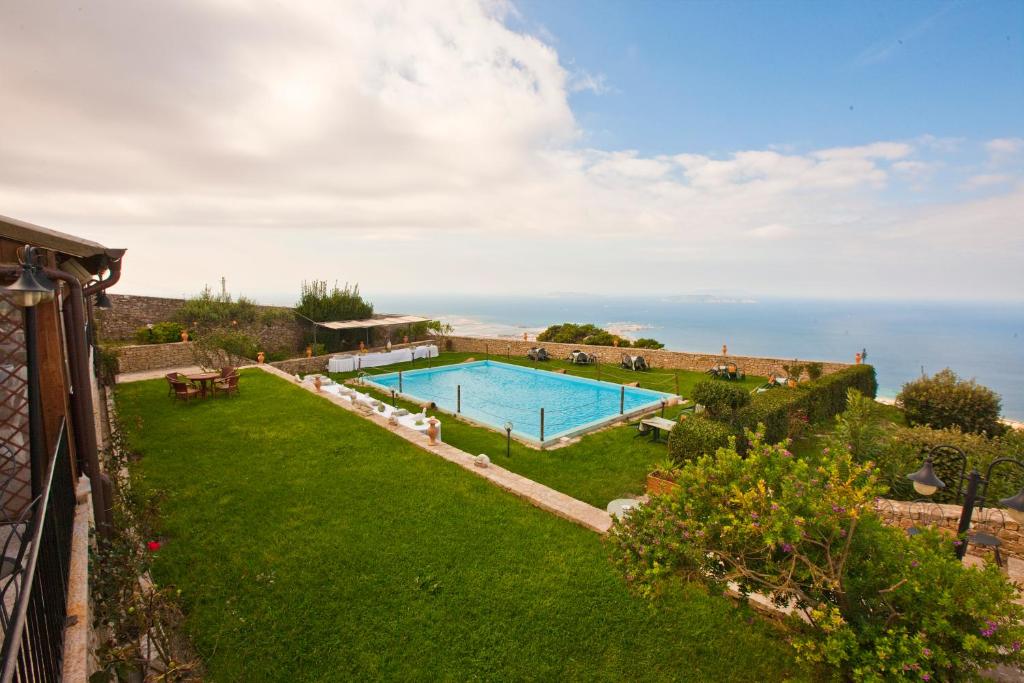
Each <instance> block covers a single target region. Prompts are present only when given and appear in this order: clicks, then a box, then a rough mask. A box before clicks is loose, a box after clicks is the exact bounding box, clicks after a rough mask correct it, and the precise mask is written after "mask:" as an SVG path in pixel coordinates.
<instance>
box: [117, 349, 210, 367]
mask: <svg viewBox="0 0 1024 683" xmlns="http://www.w3.org/2000/svg"><path fill="white" fill-rule="evenodd" d="M191 346H192V342H177V343H175V344H142V345H139V346H122V347H120V348H119V349H117V363H118V366H119V371H120V372H121V373H128V372H145V371H146V370H160V369H163V368H183V367H187V366H189V365H195V364H196V361H195V357H194V356H193V355H192V350H191V348H190V347H191Z"/></svg>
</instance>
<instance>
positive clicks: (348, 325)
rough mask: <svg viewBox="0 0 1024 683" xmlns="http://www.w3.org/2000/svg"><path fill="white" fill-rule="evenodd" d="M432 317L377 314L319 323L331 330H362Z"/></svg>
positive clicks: (418, 321)
mask: <svg viewBox="0 0 1024 683" xmlns="http://www.w3.org/2000/svg"><path fill="white" fill-rule="evenodd" d="M429 320H430V318H421V317H420V316H418V315H375V316H373V317H372V318H364V319H363V320H336V321H334V322H328V323H317V325H319V326H320V327H326V328H327V329H329V330H361V329H363V328H367V327H390V326H392V325H412V324H413V323H425V322H427V321H429Z"/></svg>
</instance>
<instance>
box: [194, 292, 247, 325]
mask: <svg viewBox="0 0 1024 683" xmlns="http://www.w3.org/2000/svg"><path fill="white" fill-rule="evenodd" d="M258 311H259V307H258V306H257V305H256V303H255V302H254V301H252V300H251V299H247V298H246V297H244V296H240V297H238V300H237V301H236V300H234V299H233V298H232V296H231V295H230V294H214V293H213V291H211V290H210V287H209V286H207V287H204V288H203V291H201V292H200V293H199V294H197V295H196V296H193V297H190V298H189V299H186V300H185V303H184V304H182V306H181V308H179V309H178V312H177V313H175V315H174V317H175V318H176V319H177V320H178V321H179V322H182V323H185V324H186V325H191V324H193V323H195V324H197V325H207V326H210V325H214V326H218V325H230V324H231V322H232V321H236V322H239V323H251V322H255V321H256V318H257V316H258Z"/></svg>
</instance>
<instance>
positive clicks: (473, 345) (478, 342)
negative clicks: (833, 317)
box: [442, 336, 852, 377]
mask: <svg viewBox="0 0 1024 683" xmlns="http://www.w3.org/2000/svg"><path fill="white" fill-rule="evenodd" d="M447 342H450V343H451V348H450V349H449V348H448V347H447V344H446V345H445V348H444V349H442V350H451V351H462V352H466V353H480V354H483V353H488V352H489V353H490V354H492V355H494V356H502V355H505V354H506V353H510V354H511V355H513V356H518V357H522V356H525V355H526V352H527V351H528V350H530V349H531V348H533V347H535V346H543V347H544V348H545V349H547V352H548V353H549V354H550V355H551V357H552V358H568V357H569V352H570V351H573V350H574V349H580V350H583V351H586V352H587V353H592V354H594V355H595V356H597V358H598V360H599V361H600V362H602V363H616V364H617V363H618V362H619V361H620V360H621V358H622V354H623V353H633V354H639V355H641V356H643V357H644V358H646V359H647V363H648V364H649V365H650V366H651V367H652V368H664V369H669V370H694V371H697V372H703V371H705V370H707V369H708V368H710V367H711V366H712V365H717V364H718V363H720V362H721V361H722V360H723V359H724V358H728V360H730V361H732V362H735V363H736V364H737V365H738V366H739V367H740V369H741V370H743V371H744V372H745V373H747V374H748V375H759V376H761V377H767V376H768V375H770V374H772V373H775V374H777V375H785V374H786V371H785V370H783V368H782V365H783V364H787V365H788V364H790V363H792V362H793V360H792V359H782V358H759V357H756V356H733V355H729V356H721V355H715V354H708V353H687V352H685V351H669V350H667V349H657V350H652V349H620V348H616V347H614V346H586V345H583V344H555V343H551V342H537V341H523V340H521V339H519V340H516V339H497V338H493V337H492V338H488V337H460V336H453V337H448V338H447ZM800 362H805V363H806V362H807V360H806V359H803V358H801V359H800ZM821 364H822V370H823V373H824V374H826V375H827V374H830V373H833V372H837V371H839V370H842V369H843V368H847V367H849V366H850V365H852V363H837V362H833V361H821Z"/></svg>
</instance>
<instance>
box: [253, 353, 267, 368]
mask: <svg viewBox="0 0 1024 683" xmlns="http://www.w3.org/2000/svg"><path fill="white" fill-rule="evenodd" d="M266 357H267V354H265V353H263V352H262V351H260V352H259V353H257V354H256V362H257V363H259V364H260V365H263V361H264V360H265V359H266Z"/></svg>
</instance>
